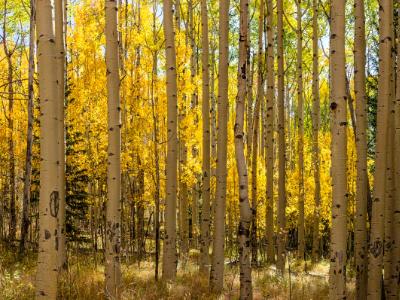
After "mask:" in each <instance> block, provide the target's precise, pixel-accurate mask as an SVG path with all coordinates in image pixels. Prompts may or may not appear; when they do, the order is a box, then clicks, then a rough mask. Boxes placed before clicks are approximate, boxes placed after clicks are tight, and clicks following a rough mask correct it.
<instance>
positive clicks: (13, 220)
mask: <svg viewBox="0 0 400 300" xmlns="http://www.w3.org/2000/svg"><path fill="white" fill-rule="evenodd" d="M7 4H8V1H7V0H5V1H4V19H3V49H4V54H5V56H6V60H7V81H8V91H7V94H8V99H7V100H8V117H7V121H8V134H9V137H8V159H9V161H8V167H9V171H8V172H9V175H8V176H9V182H8V184H9V192H10V223H9V235H8V239H9V240H10V241H11V242H13V241H14V240H15V237H16V232H17V216H16V213H15V192H16V191H15V188H16V187H15V151H14V74H13V58H12V56H13V53H14V51H15V47H14V49H9V47H8V42H7V10H8V7H7Z"/></svg>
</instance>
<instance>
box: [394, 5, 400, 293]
mask: <svg viewBox="0 0 400 300" xmlns="http://www.w3.org/2000/svg"><path fill="white" fill-rule="evenodd" d="M397 5H398V8H397V18H398V19H397V28H396V31H397V40H396V42H397V44H396V49H397V70H396V95H395V96H396V97H395V100H396V101H395V104H394V105H395V107H394V111H395V116H394V118H395V122H394V126H395V130H394V151H395V153H399V151H400V40H399V39H400V23H399V21H400V1H399V0H397ZM394 178H395V201H394V215H393V232H395V233H396V232H397V233H398V232H400V160H399V159H395V160H394ZM392 251H393V256H392V257H393V258H392V259H393V261H392V263H393V266H392V268H393V273H394V276H395V277H394V278H393V282H394V283H396V287H395V289H393V292H394V293H395V294H397V295H399V294H400V234H395V235H394V245H393V250H392Z"/></svg>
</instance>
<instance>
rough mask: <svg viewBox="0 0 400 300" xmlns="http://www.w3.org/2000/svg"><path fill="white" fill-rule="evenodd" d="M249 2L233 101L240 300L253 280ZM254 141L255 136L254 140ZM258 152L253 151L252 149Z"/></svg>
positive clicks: (243, 0) (243, 9) (244, 3)
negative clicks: (247, 111) (247, 125)
mask: <svg viewBox="0 0 400 300" xmlns="http://www.w3.org/2000/svg"><path fill="white" fill-rule="evenodd" d="M248 7H249V2H248V0H240V29H239V63H238V95H237V98H236V120H235V126H234V136H235V156H236V165H237V171H238V176H239V208H240V219H239V228H238V240H239V250H238V252H239V261H240V299H252V298H253V292H252V279H251V264H250V223H251V218H252V212H251V208H250V203H249V197H248V175H247V165H246V158H245V154H244V107H245V106H244V103H245V100H246V95H247V92H248V91H246V80H247V76H249V75H250V74H248V71H249V70H248V69H247V68H246V61H247V59H248V58H247V50H248V48H247V47H248V28H249V22H248ZM253 138H254V137H253ZM253 150H254V151H257V150H256V149H253Z"/></svg>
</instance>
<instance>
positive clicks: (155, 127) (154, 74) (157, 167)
mask: <svg viewBox="0 0 400 300" xmlns="http://www.w3.org/2000/svg"><path fill="white" fill-rule="evenodd" d="M156 8H157V1H156V0H155V1H154V3H153V42H154V45H157V43H158V36H157V29H156ZM157 75H158V50H156V51H154V53H153V70H152V74H151V76H152V77H151V100H152V103H151V104H152V115H153V131H154V160H155V177H156V182H155V192H154V200H155V206H156V207H155V215H154V230H155V234H154V237H155V268H154V277H155V280H156V281H157V280H158V273H159V271H158V264H159V260H160V185H161V184H160V181H161V180H160V154H159V147H158V144H159V128H158V125H157V123H158V120H159V117H158V114H157V113H156V107H157V104H158V97H157V94H156V85H157Z"/></svg>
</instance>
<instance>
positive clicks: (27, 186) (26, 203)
mask: <svg viewBox="0 0 400 300" xmlns="http://www.w3.org/2000/svg"><path fill="white" fill-rule="evenodd" d="M35 1H36V0H31V1H30V19H29V69H28V108H27V110H28V128H27V133H26V156H25V173H24V198H23V202H22V220H21V240H20V243H19V252H20V255H23V254H24V251H25V247H26V245H25V244H26V240H27V238H28V229H29V223H30V220H29V208H30V200H31V176H32V145H33V99H34V97H35V95H34V91H33V76H34V73H35V14H36V9H35Z"/></svg>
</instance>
